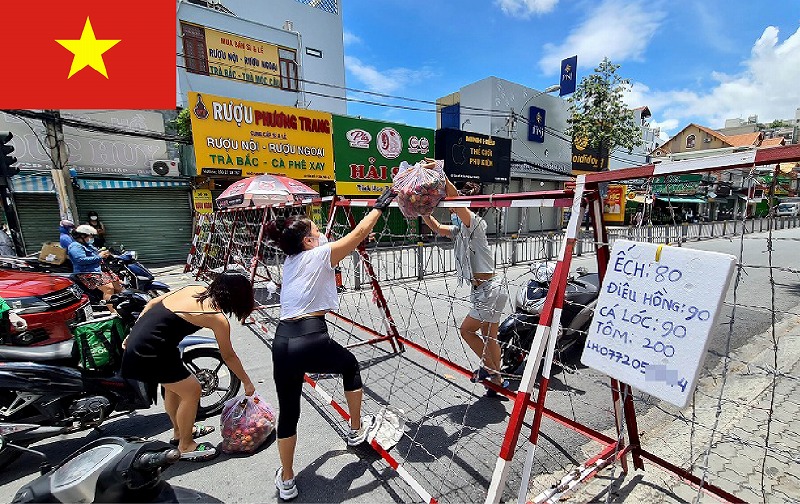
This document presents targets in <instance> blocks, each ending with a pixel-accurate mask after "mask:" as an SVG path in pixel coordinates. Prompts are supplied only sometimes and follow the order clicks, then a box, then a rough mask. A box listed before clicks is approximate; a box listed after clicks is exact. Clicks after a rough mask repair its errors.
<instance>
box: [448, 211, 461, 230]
mask: <svg viewBox="0 0 800 504" xmlns="http://www.w3.org/2000/svg"><path fill="white" fill-rule="evenodd" d="M450 222H451V223H453V225H454V226H455V227H457V228H460V227H461V219H459V218H458V215H457V214H453V215H451V216H450Z"/></svg>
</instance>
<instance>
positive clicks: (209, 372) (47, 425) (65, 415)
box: [0, 291, 241, 467]
mask: <svg viewBox="0 0 800 504" xmlns="http://www.w3.org/2000/svg"><path fill="white" fill-rule="evenodd" d="M149 300H150V297H149V296H148V295H147V294H146V293H144V292H138V291H124V292H123V293H122V294H115V295H114V296H112V304H113V305H114V306H115V308H116V310H117V313H118V316H119V317H120V318H121V319H122V322H123V325H124V326H125V328H126V333H127V331H128V330H129V329H130V327H131V326H132V325H133V322H135V320H136V318H138V316H139V313H141V311H142V309H143V308H144V306H145V305H146V304H147V302H148V301H149ZM100 320H102V319H100ZM97 321H98V318H95V319H94V320H93V321H90V322H89V323H96V322H97ZM55 346H56V345H48V346H47V347H11V346H0V433H4V432H6V431H8V430H9V429H10V426H11V425H20V424H22V425H26V426H29V427H30V428H25V429H14V432H6V435H7V438H8V440H9V441H11V442H14V443H16V444H20V445H25V446H27V445H28V444H30V443H34V442H36V441H39V440H42V439H45V438H49V437H53V436H58V435H60V434H66V433H70V432H76V431H80V430H85V429H89V428H93V427H97V426H99V425H101V424H102V423H103V422H105V421H106V420H108V419H110V418H112V417H114V416H115V415H122V414H125V413H128V412H130V411H134V410H139V409H148V408H149V407H150V406H151V405H153V404H155V403H156V400H157V396H158V391H157V386H156V385H155V384H145V383H142V382H139V381H135V380H128V379H125V378H122V377H121V376H120V375H119V373H118V370H114V371H113V373H108V372H107V373H98V372H89V371H85V370H82V369H80V368H78V366H77V362H78V359H77V355H76V354H75V353H74V350H73V346H74V345H73V340H69V341H67V342H64V343H63V344H59V345H58V348H52V347H55ZM179 350H180V354H181V359H182V360H183V363H184V364H185V365H186V367H187V368H188V369H189V371H191V372H192V373H193V374H194V375H195V377H196V378H197V380H198V381H199V382H200V386H201V390H202V392H201V398H200V405H199V407H198V410H197V418H198V419H203V418H207V417H210V416H213V415H216V414H218V413H219V412H220V411H222V407H223V406H224V404H225V401H227V400H228V399H231V398H232V397H235V396H236V395H237V394H238V393H239V389H240V388H241V382H240V380H239V378H237V377H236V375H234V374H233V373H232V372H231V371H230V369H228V368H227V366H225V362H224V360H223V359H222V355H221V354H220V351H219V347H218V346H217V342H216V339H214V338H213V337H207V336H194V335H193V336H187V337H186V338H184V339H183V340H182V341H181V342H180V344H179ZM8 457H9V455H6V457H5V458H6V459H8ZM3 459H4V456H3V455H2V454H0V467H2V466H3V465H5V464H7V463H9V462H10V461H11V460H3Z"/></svg>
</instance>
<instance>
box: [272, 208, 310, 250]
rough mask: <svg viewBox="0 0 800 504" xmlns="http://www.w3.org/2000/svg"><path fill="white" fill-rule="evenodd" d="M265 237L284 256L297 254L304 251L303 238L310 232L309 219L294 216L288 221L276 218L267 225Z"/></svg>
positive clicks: (284, 218)
mask: <svg viewBox="0 0 800 504" xmlns="http://www.w3.org/2000/svg"><path fill="white" fill-rule="evenodd" d="M266 230H267V236H269V239H270V240H272V241H273V242H275V243H276V244H278V246H279V247H280V249H281V250H283V252H284V253H285V254H286V255H295V254H299V253H300V252H302V251H303V250H304V248H303V238H305V237H306V236H308V234H309V233H310V232H311V219H309V218H308V217H305V216H300V215H295V216H292V217H289V218H288V219H287V218H286V217H283V216H279V217H277V218H276V219H275V220H273V221H269V222H268V223H267V227H266Z"/></svg>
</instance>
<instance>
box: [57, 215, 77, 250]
mask: <svg viewBox="0 0 800 504" xmlns="http://www.w3.org/2000/svg"><path fill="white" fill-rule="evenodd" d="M73 229H75V223H74V222H72V221H71V220H69V219H64V220H62V221H61V222H60V223H59V227H58V232H59V233H60V234H59V238H58V243H59V244H60V245H61V248H63V249H64V250H66V249H68V248H69V244H70V243H72V242H74V241H75V239H74V238H72V230H73Z"/></svg>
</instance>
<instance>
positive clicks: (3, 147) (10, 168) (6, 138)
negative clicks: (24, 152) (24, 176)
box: [0, 131, 19, 177]
mask: <svg viewBox="0 0 800 504" xmlns="http://www.w3.org/2000/svg"><path fill="white" fill-rule="evenodd" d="M12 138H14V135H12V134H11V132H10V131H9V132H8V133H0V176H2V177H11V176H13V175H16V174H18V173H19V167H18V166H14V164H16V162H17V158H15V157H14V156H12V155H11V154H12V153H13V152H14V146H13V145H11V139H12Z"/></svg>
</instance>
